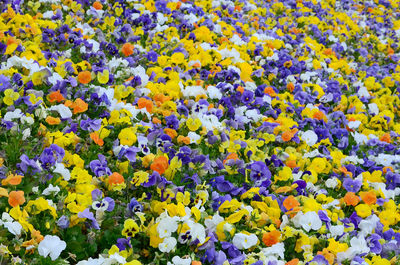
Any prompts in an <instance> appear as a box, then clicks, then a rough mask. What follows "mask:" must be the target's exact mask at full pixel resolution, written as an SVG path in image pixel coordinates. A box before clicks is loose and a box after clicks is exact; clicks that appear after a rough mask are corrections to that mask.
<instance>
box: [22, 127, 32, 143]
mask: <svg viewBox="0 0 400 265" xmlns="http://www.w3.org/2000/svg"><path fill="white" fill-rule="evenodd" d="M29 136H31V128H26V129H25V130H23V132H22V140H26V139H28V137H29Z"/></svg>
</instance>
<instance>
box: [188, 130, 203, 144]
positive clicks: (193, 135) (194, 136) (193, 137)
mask: <svg viewBox="0 0 400 265" xmlns="http://www.w3.org/2000/svg"><path fill="white" fill-rule="evenodd" d="M188 137H189V138H190V143H191V144H193V143H197V142H198V141H199V140H200V138H201V136H200V135H198V134H197V133H195V132H189V133H188Z"/></svg>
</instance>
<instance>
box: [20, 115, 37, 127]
mask: <svg viewBox="0 0 400 265" xmlns="http://www.w3.org/2000/svg"><path fill="white" fill-rule="evenodd" d="M34 122H35V121H34V120H33V118H32V117H29V116H22V117H21V123H26V124H29V125H32V124H33V123H34Z"/></svg>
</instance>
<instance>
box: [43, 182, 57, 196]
mask: <svg viewBox="0 0 400 265" xmlns="http://www.w3.org/2000/svg"><path fill="white" fill-rule="evenodd" d="M59 192H60V187H58V186H55V187H54V186H53V185H52V184H50V185H49V186H48V187H47V188H45V189H44V191H43V192H42V194H43V195H50V194H52V193H54V195H56V194H57V193H59Z"/></svg>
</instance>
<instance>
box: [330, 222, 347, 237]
mask: <svg viewBox="0 0 400 265" xmlns="http://www.w3.org/2000/svg"><path fill="white" fill-rule="evenodd" d="M329 231H330V233H331V236H332V237H334V238H335V237H338V236H341V235H343V233H344V226H343V225H332V226H331V227H330V229H329Z"/></svg>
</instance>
